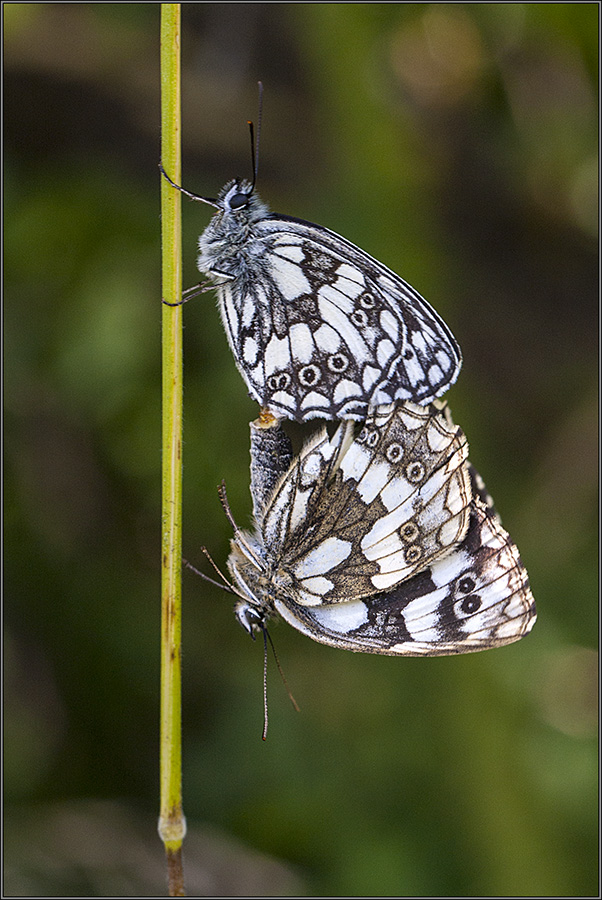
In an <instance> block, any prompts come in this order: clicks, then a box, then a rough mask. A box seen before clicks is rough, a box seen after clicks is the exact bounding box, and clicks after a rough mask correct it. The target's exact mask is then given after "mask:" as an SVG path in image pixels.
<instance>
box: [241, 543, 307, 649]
mask: <svg viewBox="0 0 602 900" xmlns="http://www.w3.org/2000/svg"><path fill="white" fill-rule="evenodd" d="M245 545H246V546H245ZM231 547H232V552H231V553H230V556H229V558H228V568H229V570H230V573H231V574H232V577H233V578H234V581H235V583H236V586H237V587H238V589H239V591H240V596H241V597H242V600H241V601H240V602H238V603H237V604H236V606H235V612H236V615H237V618H238V619H239V621H241V623H242V624H243V625H244V627H245V628H246V629H247V631H251V629H250V628H249V627H248V625H247V624H246V623H247V622H248V621H249V615H248V607H252V609H253V610H254V611H255V613H256V618H257V624H258V627H261V626H260V625H259V623H262V624H263V623H264V622H265V621H267V619H269V618H270V617H271V616H272V615H274V612H275V609H274V600H275V599H276V598H278V599H284V598H288V597H289V584H290V583H291V578H290V575H287V574H286V573H285V572H283V571H282V570H281V569H280V567H279V565H278V563H277V562H276V560H274V559H270V558H269V557H268V555H267V554H266V552H265V547H264V546H263V545H262V544H261V543H260V542H259V541H258V540H257V539H256V538H254V537H253V536H252V535H250V534H249V533H248V532H244V533H243V540H242V541H240V540H238V539H237V538H234V539H233V540H232V542H231ZM249 549H250V550H251V552H249ZM291 599H292V598H291ZM253 624H255V623H253Z"/></svg>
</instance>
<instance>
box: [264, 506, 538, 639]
mask: <svg viewBox="0 0 602 900" xmlns="http://www.w3.org/2000/svg"><path fill="white" fill-rule="evenodd" d="M275 608H276V610H277V611H278V612H279V613H280V615H281V616H282V618H283V619H285V620H286V621H287V622H288V623H289V624H290V625H292V626H293V627H294V628H296V629H297V630H299V631H301V632H303V633H304V634H306V635H308V637H311V638H313V640H315V641H319V642H320V643H323V644H329V645H330V646H333V647H340V648H342V649H346V650H353V651H356V652H364V653H380V654H383V655H390V656H396V655H400V656H441V655H449V654H455V653H469V652H472V651H476V650H486V649H488V648H491V647H500V646H502V645H504V644H509V643H512V642H513V641H517V640H519V639H520V638H521V637H523V635H525V634H527V633H528V632H529V631H530V630H531V628H532V627H533V625H534V623H535V618H536V610H535V601H534V600H533V595H532V594H531V590H530V587H529V579H528V576H527V572H526V570H525V568H524V566H523V564H522V562H521V559H520V556H519V553H518V548H517V547H516V545H515V544H514V543H513V541H512V540H511V538H510V536H509V535H508V533H507V532H506V531H504V529H503V528H502V526H501V525H500V524H499V521H498V520H497V518H496V516H495V515H494V514H493V513H492V512H491V511H490V510H489V509H488V508H487V507H486V506H485V504H483V503H482V502H481V501H480V500H479V499H478V498H475V499H474V500H473V502H472V505H471V517H470V525H469V528H468V532H467V534H466V537H465V538H464V540H463V541H462V543H461V545H460V546H459V547H458V548H457V549H455V550H452V551H451V552H450V553H449V554H448V555H447V556H444V557H443V558H441V559H438V560H437V561H436V562H434V563H433V564H432V565H431V566H429V567H427V568H426V569H424V570H423V571H422V572H420V573H418V574H417V575H415V576H414V577H413V578H411V579H409V580H407V581H404V582H403V583H402V584H400V585H398V586H397V587H396V588H394V589H393V590H391V591H387V592H385V593H380V594H374V595H373V596H371V597H364V598H363V599H358V600H352V601H349V602H347V603H337V604H328V605H323V606H315V607H306V606H301V605H300V604H297V603H293V602H290V601H289V600H287V599H283V598H280V597H278V598H276V599H275Z"/></svg>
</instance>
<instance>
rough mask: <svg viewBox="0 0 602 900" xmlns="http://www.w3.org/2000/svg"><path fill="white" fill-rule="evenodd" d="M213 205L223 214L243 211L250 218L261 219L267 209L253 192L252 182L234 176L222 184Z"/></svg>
mask: <svg viewBox="0 0 602 900" xmlns="http://www.w3.org/2000/svg"><path fill="white" fill-rule="evenodd" d="M215 206H217V208H218V209H219V210H221V211H222V212H223V213H224V214H226V215H228V214H231V213H243V214H244V215H245V217H246V218H249V219H251V220H253V219H261V218H263V217H264V216H265V215H267V212H268V209H267V206H266V205H265V203H263V202H262V201H261V200H260V199H259V197H258V196H257V195H256V194H255V193H254V192H253V184H252V183H251V182H250V181H247V180H246V179H240V178H234V179H233V180H232V181H229V182H228V184H226V185H224V187H223V188H222V189H221V191H220V192H219V194H218V197H217V200H216V202H215Z"/></svg>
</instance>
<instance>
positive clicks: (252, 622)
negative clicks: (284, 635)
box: [234, 600, 266, 640]
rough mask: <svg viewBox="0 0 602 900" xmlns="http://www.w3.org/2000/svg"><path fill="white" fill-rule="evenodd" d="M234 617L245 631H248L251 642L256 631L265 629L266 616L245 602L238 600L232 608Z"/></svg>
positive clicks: (260, 610)
mask: <svg viewBox="0 0 602 900" xmlns="http://www.w3.org/2000/svg"><path fill="white" fill-rule="evenodd" d="M234 615H235V616H236V618H237V620H238V622H239V623H240V624H241V625H242V627H243V628H244V629H245V631H248V632H249V634H250V635H251V637H252V638H253V640H255V634H256V632H257V631H263V630H264V629H265V620H266V615H265V612H264V611H263V610H262V609H258V608H257V607H256V606H253V605H252V604H251V603H248V602H247V601H246V600H239V601H238V603H237V604H236V606H235V607H234Z"/></svg>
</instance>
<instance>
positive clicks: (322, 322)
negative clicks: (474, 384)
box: [198, 182, 462, 422]
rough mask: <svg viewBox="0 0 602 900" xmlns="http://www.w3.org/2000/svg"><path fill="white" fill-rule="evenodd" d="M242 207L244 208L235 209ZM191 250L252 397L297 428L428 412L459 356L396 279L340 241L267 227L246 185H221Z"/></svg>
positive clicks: (295, 223)
mask: <svg viewBox="0 0 602 900" xmlns="http://www.w3.org/2000/svg"><path fill="white" fill-rule="evenodd" d="M241 198H247V199H246V203H245V204H244V205H242V200H241ZM216 205H217V206H218V208H219V211H218V213H217V214H216V215H215V216H214V218H213V219H212V221H211V222H210V224H209V226H208V227H207V229H206V230H205V232H204V233H203V234H202V235H201V238H200V241H199V249H200V253H199V257H198V267H199V269H200V270H201V272H205V273H206V274H208V275H209V276H210V277H211V278H212V279H213V280H214V281H215V282H216V288H217V292H218V299H219V307H220V312H221V316H222V321H223V324H224V327H225V330H226V334H227V336H228V341H229V343H230V347H231V349H232V352H233V354H234V358H235V361H236V364H237V366H238V369H239V370H240V372H241V374H242V376H243V378H244V380H245V381H246V383H247V387H248V389H249V392H250V394H251V396H252V397H253V398H254V399H255V400H257V401H258V402H259V403H260V404H261V406H262V407H264V408H268V409H269V410H270V411H271V412H273V413H274V414H275V415H277V416H283V417H286V418H291V419H295V420H296V421H299V422H304V421H307V420H308V419H311V418H315V417H321V418H324V419H345V418H354V419H361V418H364V417H365V415H366V413H367V410H368V407H369V406H376V405H380V404H385V403H390V402H400V401H405V400H410V401H413V402H416V403H419V404H427V403H429V402H430V401H432V400H434V399H435V398H436V397H439V396H440V395H442V394H443V393H445V391H446V390H447V389H448V388H449V387H450V385H452V384H453V383H454V382H455V380H456V378H457V376H458V373H459V371H460V366H461V362H462V356H461V352H460V348H459V346H458V344H457V342H456V340H455V339H454V337H453V335H452V333H451V331H450V330H449V328H448V327H447V325H446V324H445V322H444V321H443V320H442V319H441V317H440V316H439V315H438V314H437V313H436V312H435V310H434V309H433V308H432V307H431V306H430V305H429V304H428V303H427V302H426V300H424V298H423V297H421V296H420V294H419V293H418V292H417V291H415V290H414V289H413V288H412V287H411V286H410V285H409V284H407V282H405V281H404V280H403V279H402V278H400V277H399V276H398V275H396V274H395V273H394V272H392V271H391V270H390V269H388V268H387V267H386V266H384V265H383V264H382V263H380V262H378V261H377V260H376V259H374V258H373V257H371V256H369V255H368V254H367V253H365V252H364V251H363V250H360V249H359V248H358V247H356V246H355V245H354V244H352V243H351V242H350V241H347V240H345V238H342V237H340V235H338V234H335V233H334V232H332V231H329V230H328V229H327V228H322V227H321V226H319V225H313V224H311V223H310V222H304V221H302V220H300V219H294V218H291V217H288V216H279V215H270V214H269V213H268V211H267V207H266V206H265V204H263V203H262V202H261V201H260V200H259V198H258V197H257V196H256V195H253V194H252V193H251V191H250V186H249V185H248V183H246V182H242V183H240V184H239V183H238V182H230V183H229V184H228V185H226V186H225V187H224V188H223V190H222V192H221V193H220V196H219V198H218V200H217V201H216Z"/></svg>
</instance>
